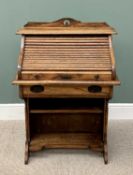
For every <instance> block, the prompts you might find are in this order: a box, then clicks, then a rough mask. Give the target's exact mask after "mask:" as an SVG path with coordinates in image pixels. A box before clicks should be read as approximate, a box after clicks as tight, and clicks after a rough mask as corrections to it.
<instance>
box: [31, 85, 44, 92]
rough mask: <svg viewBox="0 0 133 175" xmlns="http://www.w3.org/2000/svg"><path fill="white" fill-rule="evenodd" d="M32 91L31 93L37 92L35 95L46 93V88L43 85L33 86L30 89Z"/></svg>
mask: <svg viewBox="0 0 133 175" xmlns="http://www.w3.org/2000/svg"><path fill="white" fill-rule="evenodd" d="M30 91H31V92H35V93H40V92H43V91H44V86H42V85H33V86H31V87H30Z"/></svg>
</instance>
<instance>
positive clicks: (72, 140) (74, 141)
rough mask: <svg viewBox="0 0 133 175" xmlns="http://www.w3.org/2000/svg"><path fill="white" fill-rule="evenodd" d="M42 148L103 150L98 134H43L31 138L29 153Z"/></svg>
mask: <svg viewBox="0 0 133 175" xmlns="http://www.w3.org/2000/svg"><path fill="white" fill-rule="evenodd" d="M43 148H90V149H92V150H96V151H102V150H103V142H102V138H101V136H100V135H98V134H90V133H89V134H88V133H44V134H37V135H34V136H33V137H32V138H31V142H30V151H38V150H42V149H43Z"/></svg>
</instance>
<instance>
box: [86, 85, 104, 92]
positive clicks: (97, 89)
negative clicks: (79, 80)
mask: <svg viewBox="0 0 133 175" xmlns="http://www.w3.org/2000/svg"><path fill="white" fill-rule="evenodd" d="M88 91H89V92H92V93H98V92H101V91H102V88H101V86H96V85H92V86H89V87H88Z"/></svg>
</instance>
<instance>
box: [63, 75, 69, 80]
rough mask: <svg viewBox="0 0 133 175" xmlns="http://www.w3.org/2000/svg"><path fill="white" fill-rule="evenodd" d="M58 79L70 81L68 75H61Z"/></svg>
mask: <svg viewBox="0 0 133 175" xmlns="http://www.w3.org/2000/svg"><path fill="white" fill-rule="evenodd" d="M60 77H61V79H63V80H70V79H71V76H70V75H61V76H60Z"/></svg>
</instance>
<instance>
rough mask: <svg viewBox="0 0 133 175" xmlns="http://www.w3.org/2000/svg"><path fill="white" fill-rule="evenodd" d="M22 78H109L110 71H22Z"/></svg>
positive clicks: (86, 79)
mask: <svg viewBox="0 0 133 175" xmlns="http://www.w3.org/2000/svg"><path fill="white" fill-rule="evenodd" d="M22 79H23V80H75V81H76V80H77V81H78V80H83V81H88V80H97V81H98V80H111V79H112V74H111V72H110V71H105V72H95V71H93V72H69V71H67V72H34V71H33V72H26V71H23V72H22Z"/></svg>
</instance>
